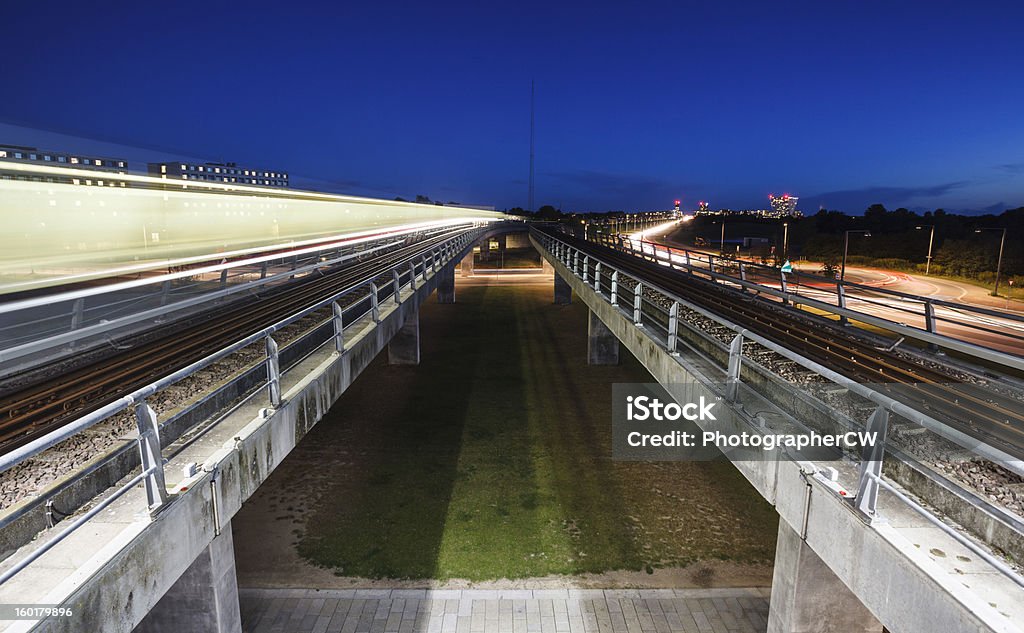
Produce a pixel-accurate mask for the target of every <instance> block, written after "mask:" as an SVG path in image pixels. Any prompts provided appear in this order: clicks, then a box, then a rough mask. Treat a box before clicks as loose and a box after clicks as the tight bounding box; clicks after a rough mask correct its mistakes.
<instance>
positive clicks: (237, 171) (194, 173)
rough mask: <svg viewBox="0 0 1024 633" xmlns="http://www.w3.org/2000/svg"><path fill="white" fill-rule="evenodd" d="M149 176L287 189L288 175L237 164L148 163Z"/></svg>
mask: <svg viewBox="0 0 1024 633" xmlns="http://www.w3.org/2000/svg"><path fill="white" fill-rule="evenodd" d="M148 171H149V174H150V175H151V176H157V177H159V178H166V179H170V180H198V181H202V182H219V183H228V184H238V185H252V186H258V187H282V188H284V187H287V186H288V174H286V173H284V172H280V171H272V170H269V169H256V168H253V167H239V166H238V164H237V163H189V162H185V161H174V162H166V163H149V165H148Z"/></svg>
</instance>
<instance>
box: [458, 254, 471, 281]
mask: <svg viewBox="0 0 1024 633" xmlns="http://www.w3.org/2000/svg"><path fill="white" fill-rule="evenodd" d="M459 275H460V276H462V277H472V276H473V251H469V254H468V255H466V256H465V257H463V258H462V264H461V271H460V273H459Z"/></svg>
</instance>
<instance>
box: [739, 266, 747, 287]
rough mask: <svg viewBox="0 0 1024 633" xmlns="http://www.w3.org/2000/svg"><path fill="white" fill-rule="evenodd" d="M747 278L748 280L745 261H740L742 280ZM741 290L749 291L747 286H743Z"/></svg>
mask: <svg viewBox="0 0 1024 633" xmlns="http://www.w3.org/2000/svg"><path fill="white" fill-rule="evenodd" d="M746 280H747V267H746V266H744V265H743V262H740V281H746ZM741 290H742V291H743V292H746V291H747V287H746V286H743V287H742V288H741Z"/></svg>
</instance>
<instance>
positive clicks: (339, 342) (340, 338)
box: [331, 301, 345, 354]
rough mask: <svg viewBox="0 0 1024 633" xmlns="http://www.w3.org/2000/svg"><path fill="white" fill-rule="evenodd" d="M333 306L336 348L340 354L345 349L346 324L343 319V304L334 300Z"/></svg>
mask: <svg viewBox="0 0 1024 633" xmlns="http://www.w3.org/2000/svg"><path fill="white" fill-rule="evenodd" d="M331 306H332V307H333V308H334V349H336V350H338V353H339V354H340V353H341V352H344V351H345V332H344V329H345V324H344V322H343V321H342V320H341V315H342V311H341V304H339V303H338V302H337V301H334V302H333V303H331Z"/></svg>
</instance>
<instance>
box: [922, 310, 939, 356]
mask: <svg viewBox="0 0 1024 633" xmlns="http://www.w3.org/2000/svg"><path fill="white" fill-rule="evenodd" d="M936 325H937V324H936V321H935V305H934V304H933V303H932V302H931V301H925V302H924V329H926V330H928V331H929V332H931V333H932V334H935V333H936V329H937V328H936ZM928 349H929V350H931V351H933V352H937V351H939V346H938V345H936V344H935V343H929V344H928Z"/></svg>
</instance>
